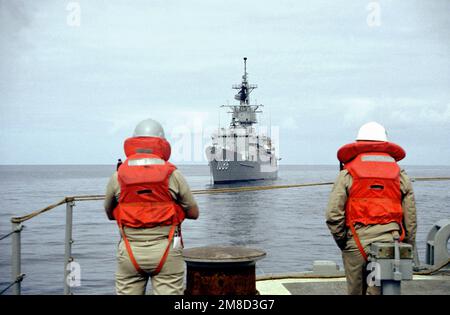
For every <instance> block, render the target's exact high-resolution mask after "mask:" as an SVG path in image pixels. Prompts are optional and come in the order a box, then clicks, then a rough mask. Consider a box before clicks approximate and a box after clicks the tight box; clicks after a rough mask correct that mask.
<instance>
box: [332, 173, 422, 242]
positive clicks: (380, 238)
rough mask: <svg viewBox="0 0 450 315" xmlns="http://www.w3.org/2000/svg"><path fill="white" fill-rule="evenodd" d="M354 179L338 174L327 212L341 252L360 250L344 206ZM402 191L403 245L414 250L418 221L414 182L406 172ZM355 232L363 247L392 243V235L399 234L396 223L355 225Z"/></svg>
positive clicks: (401, 179)
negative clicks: (346, 220) (347, 220)
mask: <svg viewBox="0 0 450 315" xmlns="http://www.w3.org/2000/svg"><path fill="white" fill-rule="evenodd" d="M352 183H353V179H352V176H351V175H350V174H349V173H348V171H347V170H343V171H341V172H340V173H339V176H338V178H337V180H336V182H335V183H334V186H333V189H332V191H331V195H330V199H329V202H328V207H327V212H326V223H327V225H328V228H329V229H330V232H331V234H332V235H333V237H334V240H335V241H336V243H337V245H338V246H339V248H340V249H342V250H357V246H356V243H355V241H354V239H353V237H352V233H351V231H350V230H349V229H348V228H347V226H346V224H345V205H346V203H347V198H348V195H349V192H350V188H351V186H352ZM400 190H401V192H402V209H403V227H404V229H405V232H406V235H405V239H404V240H403V242H405V243H409V244H411V245H413V246H415V239H416V230H417V220H416V203H415V200H414V193H413V189H412V184H411V180H410V179H409V177H408V175H406V172H405V171H404V170H402V171H401V173H400ZM355 229H356V232H357V234H358V236H359V239H360V241H361V243H362V245H363V246H364V247H366V246H368V245H369V244H371V243H373V242H389V241H392V233H398V231H400V227H399V226H398V224H397V223H394V222H393V223H388V224H382V225H381V224H377V225H368V226H363V225H361V224H356V225H355Z"/></svg>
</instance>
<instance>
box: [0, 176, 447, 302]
mask: <svg viewBox="0 0 450 315" xmlns="http://www.w3.org/2000/svg"><path fill="white" fill-rule="evenodd" d="M441 180H450V177H421V178H414V179H413V181H441ZM332 184H333V183H332V182H318V183H305V184H292V185H272V186H243V187H227V188H216V189H201V190H193V191H192V193H193V194H195V195H205V194H218V193H239V192H248V191H262V190H273V189H287V188H301V187H312V186H327V185H332ZM104 198H105V196H104V195H81V196H71V197H65V198H64V199H62V200H61V201H59V202H57V203H54V204H51V205H49V206H47V207H45V208H43V209H40V210H37V211H33V212H31V213H29V214H26V215H24V216H20V217H13V218H11V225H12V226H11V232H10V233H8V234H6V235H3V236H1V237H0V241H2V240H4V239H7V238H8V237H12V240H11V282H10V283H9V284H8V285H7V286H6V287H5V288H3V289H2V290H1V291H0V295H1V294H4V293H6V292H7V291H9V289H11V288H12V293H13V294H15V295H20V294H21V287H22V281H23V280H24V278H25V274H24V273H22V248H21V246H22V242H21V233H22V230H23V229H24V228H25V226H24V225H23V223H24V222H26V221H28V220H31V219H32V218H34V217H36V216H38V215H40V214H43V213H45V212H48V211H50V210H52V209H55V208H57V207H59V206H61V205H64V204H65V205H66V230H65V239H64V278H63V281H64V284H63V287H64V294H72V291H71V286H70V284H69V281H68V280H69V279H68V276H69V275H70V268H69V267H70V264H71V263H72V262H73V257H72V243H73V239H72V225H73V207H75V202H77V201H93V200H104ZM415 256H416V257H417V255H415ZM417 258H418V257H417Z"/></svg>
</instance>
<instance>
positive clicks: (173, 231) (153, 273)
mask: <svg viewBox="0 0 450 315" xmlns="http://www.w3.org/2000/svg"><path fill="white" fill-rule="evenodd" d="M176 227H177V226H176V225H175V224H174V225H172V227H171V228H170V232H169V243H168V244H167V247H166V250H165V251H164V255H163V256H162V257H161V260H160V261H159V264H158V267H156V269H155V271H153V272H152V274H151V275H152V276H155V275H157V274H158V273H159V272H160V271H161V269H162V267H163V266H164V263H165V262H166V260H167V256H169V252H170V245H171V244H172V240H173V236H174V234H175V229H176Z"/></svg>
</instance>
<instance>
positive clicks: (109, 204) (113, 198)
mask: <svg viewBox="0 0 450 315" xmlns="http://www.w3.org/2000/svg"><path fill="white" fill-rule="evenodd" d="M169 192H170V194H171V195H172V198H173V199H174V200H175V201H176V202H177V203H178V204H179V205H180V206H181V207H182V208H183V209H184V210H185V211H187V210H189V209H190V208H192V207H194V206H196V205H197V203H196V201H195V199H194V196H193V195H192V192H191V189H190V188H189V185H188V184H187V182H186V180H185V179H184V176H183V175H182V174H181V172H180V171H179V170H175V171H173V173H172V175H170V178H169ZM119 197H120V184H119V180H118V179H117V172H115V173H114V174H113V175H112V176H111V178H110V179H109V182H108V185H107V186H106V195H105V203H104V206H105V210H106V211H107V212H108V213H112V211H113V210H114V208H115V207H116V206H117V204H118V201H119Z"/></svg>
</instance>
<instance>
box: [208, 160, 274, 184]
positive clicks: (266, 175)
mask: <svg viewBox="0 0 450 315" xmlns="http://www.w3.org/2000/svg"><path fill="white" fill-rule="evenodd" d="M209 167H210V170H211V174H212V176H213V181H214V183H215V184H221V183H232V182H242V181H255V180H267V179H276V178H277V177H278V167H276V166H274V165H271V164H270V163H268V162H267V163H263V162H255V161H217V160H213V161H211V162H209Z"/></svg>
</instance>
